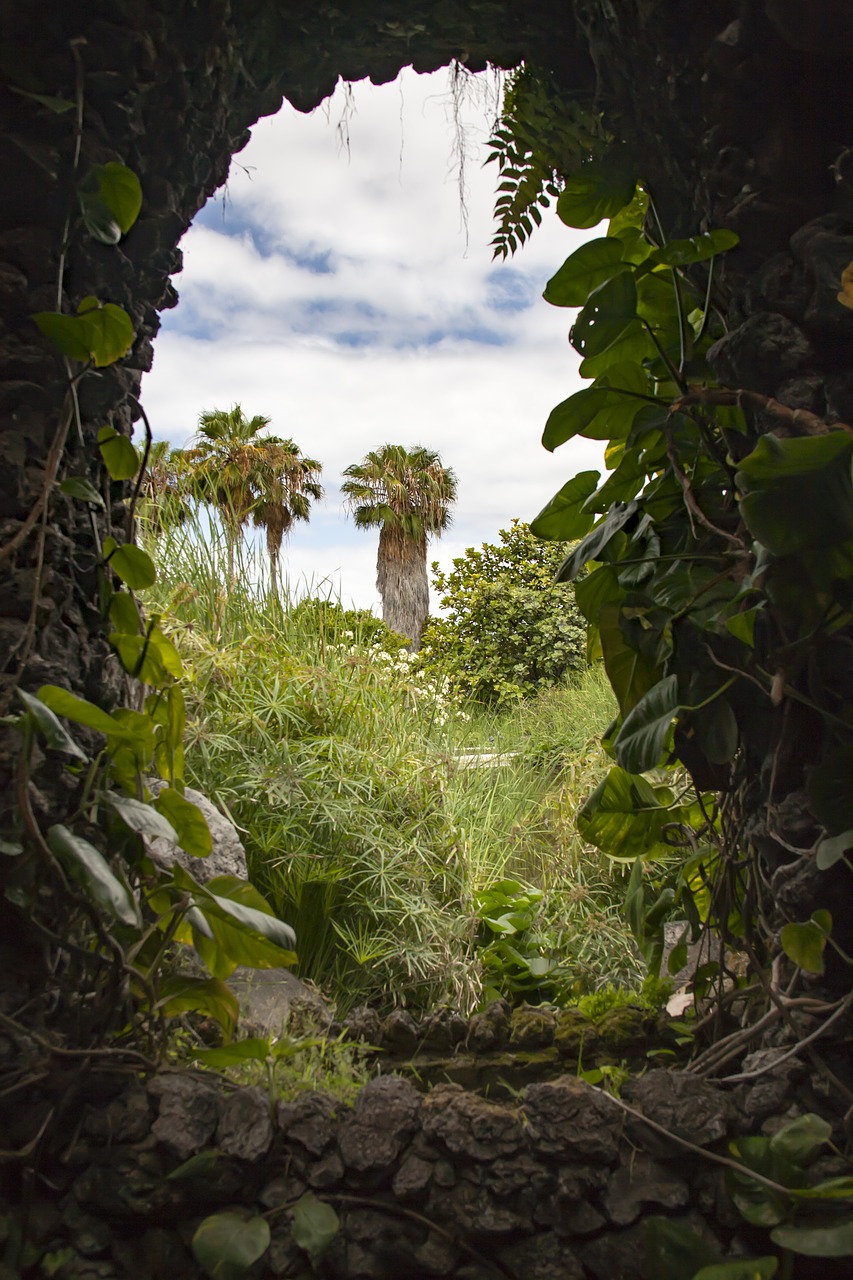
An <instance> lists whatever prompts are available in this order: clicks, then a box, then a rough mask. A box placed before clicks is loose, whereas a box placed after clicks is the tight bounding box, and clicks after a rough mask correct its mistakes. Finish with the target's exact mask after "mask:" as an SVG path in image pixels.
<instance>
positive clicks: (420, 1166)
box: [391, 1155, 435, 1200]
mask: <svg viewBox="0 0 853 1280" xmlns="http://www.w3.org/2000/svg"><path fill="white" fill-rule="evenodd" d="M434 1170H435V1163H434V1162H433V1161H431V1160H422V1159H421V1157H420V1156H415V1155H407V1156H406V1157H405V1159H404V1160H403V1162H402V1164H401V1165H400V1168H399V1169H398V1170H397V1172H396V1173H395V1174H394V1178H393V1181H392V1183H391V1190H392V1191H393V1192H394V1195H395V1196H396V1197H397V1199H398V1200H416V1199H418V1198H419V1196H420V1195H421V1194H422V1193H423V1192H424V1191H425V1190H426V1188H427V1187H428V1186H429V1183H430V1180H431V1178H432V1175H433V1172H434Z"/></svg>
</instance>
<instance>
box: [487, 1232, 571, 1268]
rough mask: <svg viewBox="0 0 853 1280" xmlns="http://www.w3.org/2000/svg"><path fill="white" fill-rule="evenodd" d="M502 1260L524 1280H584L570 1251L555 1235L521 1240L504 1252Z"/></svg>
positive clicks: (543, 1235) (546, 1234)
mask: <svg viewBox="0 0 853 1280" xmlns="http://www.w3.org/2000/svg"><path fill="white" fill-rule="evenodd" d="M501 1260H502V1261H503V1262H505V1263H506V1265H507V1266H508V1267H509V1269H510V1271H512V1273H513V1274H514V1275H517V1276H524V1280H584V1271H583V1267H582V1266H581V1264H580V1262H579V1261H578V1259H577V1257H576V1256H575V1255H574V1253H572V1251H571V1249H570V1248H569V1247H568V1245H567V1244H566V1243H565V1241H564V1240H561V1239H560V1238H559V1237H558V1236H556V1235H554V1234H553V1232H547V1233H542V1234H541V1235H535V1236H531V1237H529V1238H528V1239H525V1240H519V1241H517V1242H516V1243H515V1244H511V1245H510V1246H509V1247H508V1248H507V1249H505V1250H504V1251H503V1253H502V1255H501Z"/></svg>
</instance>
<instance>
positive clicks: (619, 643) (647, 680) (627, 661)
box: [598, 601, 660, 716]
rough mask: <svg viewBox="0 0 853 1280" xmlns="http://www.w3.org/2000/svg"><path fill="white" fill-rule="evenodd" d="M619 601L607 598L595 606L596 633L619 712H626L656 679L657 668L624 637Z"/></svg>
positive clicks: (623, 713) (654, 683) (658, 675)
mask: <svg viewBox="0 0 853 1280" xmlns="http://www.w3.org/2000/svg"><path fill="white" fill-rule="evenodd" d="M621 617H622V609H621V605H620V604H619V603H618V602H617V601H610V602H608V603H606V604H604V605H602V607H601V608H600V609H599V613H598V634H599V640H600V643H601V652H602V656H603V658H604V669H605V671H606V672H607V678H608V680H609V681H610V685H611V687H612V689H613V692H614V693H615V694H616V700H617V702H618V703H619V710H620V711H621V713H622V715H623V716H627V715H628V714H629V713H630V712H631V711H633V709H634V707H635V706H636V705H637V703H638V702H639V701H640V699H641V698H643V697H644V696H645V695H646V694H647V693H648V692H649V690H650V689H651V688H653V687H654V685H656V684H657V682H658V680H659V679H660V671H658V670H657V669H656V668H655V667H653V666H651V665H650V663H649V662H648V660H647V659H646V657H645V656H644V655H643V654H642V653H639V652H638V651H637V650H636V649H634V648H633V647H632V646H631V645H630V644H629V643H628V641H627V640H626V639H625V633H624V631H623V630H622V627H621V625H620V621H621Z"/></svg>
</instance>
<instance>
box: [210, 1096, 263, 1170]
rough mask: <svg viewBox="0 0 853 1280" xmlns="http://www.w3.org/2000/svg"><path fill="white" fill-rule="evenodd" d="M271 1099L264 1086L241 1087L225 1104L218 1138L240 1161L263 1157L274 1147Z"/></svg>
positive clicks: (224, 1148) (228, 1153) (223, 1149)
mask: <svg viewBox="0 0 853 1280" xmlns="http://www.w3.org/2000/svg"><path fill="white" fill-rule="evenodd" d="M272 1139H273V1129H272V1122H271V1120H270V1104H269V1098H268V1097H267V1095H266V1094H265V1093H264V1091H263V1090H262V1089H257V1088H254V1089H238V1090H237V1092H236V1093H232V1094H231V1096H230V1097H229V1098H228V1099H227V1101H226V1102H225V1103H224V1105H223V1107H222V1114H221V1116H220V1119H219V1126H218V1128H217V1131H216V1140H217V1145H218V1146H219V1149H220V1150H221V1151H223V1152H224V1153H225V1155H228V1156H237V1157H238V1158H239V1159H240V1160H248V1161H255V1160H260V1159H261V1158H262V1157H263V1156H265V1155H266V1153H267V1152H268V1151H269V1149H270V1147H271V1146H272Z"/></svg>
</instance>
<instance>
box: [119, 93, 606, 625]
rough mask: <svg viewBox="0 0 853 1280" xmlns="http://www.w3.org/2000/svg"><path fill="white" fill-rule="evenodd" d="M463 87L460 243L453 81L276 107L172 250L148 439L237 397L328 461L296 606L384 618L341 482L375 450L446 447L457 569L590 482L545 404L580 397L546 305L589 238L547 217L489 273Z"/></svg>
mask: <svg viewBox="0 0 853 1280" xmlns="http://www.w3.org/2000/svg"><path fill="white" fill-rule="evenodd" d="M474 80H475V83H473V84H472V85H470V86H469V92H468V95H467V98H466V101H465V102H464V103H463V105H462V129H463V132H464V140H465V145H464V151H465V156H466V159H465V175H464V176H465V187H466V193H465V208H466V211H467V216H466V220H467V231H466V227H465V225H464V221H463V217H462V213H461V208H460V190H459V180H458V145H457V130H456V127H455V125H454V107H453V99H452V96H451V94H450V92H449V73H448V72H446V71H443V72H437V73H436V74H434V75H432V76H416V75H415V74H414V73H413V72H411V71H409V72H404V73H403V74H402V76H401V77H400V79H399V80H398V81H397V82H396V83H395V84H393V85H384V86H381V87H375V86H372V85H370V84H368V83H366V82H365V83H363V84H358V85H355V86H353V87H352V89H351V91H350V95H349V98H350V100H349V103H348V102H347V96H346V94H345V92H344V89H343V87H339V89H338V91H337V93H336V94H335V95H334V97H333V98H332V99H331V100H330V101H329V103H328V104H326V106H325V107H322V108H319V109H318V110H317V111H315V112H314V113H313V114H312V115H309V116H305V115H301V114H299V113H298V112H296V111H295V110H293V109H292V108H291V107H289V106H288V105H287V104H285V107H284V108H283V110H282V111H281V112H280V113H279V114H278V115H277V116H274V117H270V118H268V119H265V120H262V121H260V122H259V123H258V124H257V125H256V127H255V129H254V130H253V134H252V139H251V142H250V143H249V145H248V146H247V147H246V149H245V150H244V151H243V152H241V153H240V155H238V156H237V157H235V159H234V162H233V163H232V167H231V174H230V177H229V180H228V184H227V187H226V188H225V189H224V190H223V191H220V192H219V193H218V195H217V197H216V198H215V199H214V200H212V201H210V202H209V204H208V205H207V207H206V208H205V209H204V210H203V211H202V212H201V214H200V215H199V216H198V217H197V218H196V221H195V223H194V224H193V226H192V227H191V229H190V231H189V232H188V233H187V235H186V237H185V238H184V241H183V245H182V247H183V250H184V270H183V272H182V273H181V274H180V275H178V276H177V277H176V278H175V284H176V286H177V288H178V291H179V293H180V297H181V301H180V304H179V306H178V307H177V308H176V309H175V310H174V311H171V312H166V313H165V314H164V316H163V328H162V330H161V332H160V335H159V337H158V338H157V341H156V344H155V359H154V368H153V370H152V372H151V373H150V374H148V375H146V377H145V380H144V384H143V395H144V403H145V406H146V410H147V412H148V415H149V417H150V419H151V422H152V426H153V428H154V431H155V435H156V436H157V437H158V438H165V439H168V440H170V441H171V442H172V444H174V445H183V444H185V443H186V442H187V440H188V438H189V437H190V436H191V435H192V433H193V431H194V429H195V425H196V422H197V419H198V415H199V413H200V412H201V411H202V410H207V409H213V408H223V409H227V408H229V407H230V406H231V405H232V404H233V403H235V402H239V403H240V405H241V406H242V408H243V409H244V411H245V412H246V413H247V414H248V415H249V416H250V417H251V416H253V415H254V414H264V415H267V416H269V417H270V418H271V419H272V424H271V430H273V431H275V432H276V433H278V434H280V435H285V436H288V435H289V436H292V437H293V439H294V440H295V441H296V442H297V444H298V445H299V446H300V447H301V448H302V450H303V452H304V453H306V454H308V455H310V456H313V457H316V458H319V459H320V460H322V462H323V464H324V482H325V485H326V490H327V496H326V499H325V501H324V502H323V503H322V504H318V505H317V506H316V508H315V510H314V513H313V515H312V518H311V522H310V524H309V525H307V526H306V525H297V526H296V527H295V528H294V530H293V532H292V534H291V537H290V541H289V545H288V546H287V548H286V550H285V557H284V559H285V568H286V572H287V574H288V577H289V579H290V582H291V586H292V587H294V588H296V589H297V590H299V591H304V590H305V587H306V584H308V585H310V586H312V587H313V588H315V589H316V588H318V587H319V586H320V585H321V584H325V585H324V586H323V590H324V593H325V592H326V591H328V590H331V592H332V594H333V595H334V596H336V597H339V598H340V599H341V601H342V602H343V603H344V604H349V603H350V602H354V603H355V604H356V605H358V606H361V607H371V606H373V607H374V608H376V609H377V611H379V601H378V596H377V594H376V590H375V586H374V578H375V562H376V535H375V534H374V533H373V532H360V531H357V530H355V529H354V528H353V526H352V521H351V520H349V519H347V517H346V515H345V512H344V508H343V504H342V502H341V495H340V489H339V483H340V478H341V472H342V471H343V468H344V467H345V466H347V465H348V464H349V463H351V462H357V461H359V460H360V459H361V458H362V457H363V456H364V454H365V453H366V452H367V451H368V450H369V449H373V448H377V447H378V446H380V445H382V444H383V443H385V442H391V443H394V444H404V445H407V446H410V445H414V444H421V445H424V446H426V447H428V448H431V449H437V450H438V451H439V452H440V454H441V457H442V460H443V461H444V462H445V464H446V465H448V466H451V467H453V468H454V470H455V471H456V473H457V476H458V480H459V500H458V504H457V508H456V511H455V516H454V522H453V525H452V526H451V528H450V530H449V531H448V532H447V533H446V534H445V535H444V537H443V538H442V539H441V540H440V541H437V542H434V543H433V544H432V546H431V551H430V553H429V554H430V559H431V560H432V559H437V560H439V561H440V562H441V563H442V564H443V565H447V566H449V564H450V561H451V560H452V559H453V557H454V556H455V555H459V554H461V552H463V551H464V549H465V548H466V547H469V546H478V545H479V544H480V543H482V542H484V541H496V540H497V533H498V530H499V529H500V528H502V527H505V526H507V525H508V524H509V523H510V521H511V520H512V518H513V517H514V516H519V517H520V518H522V519H525V520H530V519H532V518H533V516H534V515H535V514H536V513H537V511H538V510H539V509H540V508H541V507H542V506H543V505H544V503H545V502H546V501H547V500H548V499H549V498H550V497H551V496H552V495H553V494H554V493H555V492H556V491H557V489H559V487H560V486H561V484H563V483H564V481H565V480H567V479H568V478H569V477H570V476H571V475H573V474H574V473H575V472H577V471H579V470H583V469H585V468H588V467H594V466H599V465H600V463H599V447H598V446H597V445H596V444H594V443H591V442H589V441H573V442H571V443H570V444H568V445H564V446H563V447H562V448H561V449H560V450H558V451H557V453H556V454H554V455H551V454H548V453H546V452H545V450H544V449H543V448H542V446H541V444H540V436H541V433H542V428H543V426H544V423H545V419H546V418H547V416H548V413H549V411H550V410H551V408H552V407H553V406H554V405H555V404H556V403H557V402H558V401H560V400H562V399H564V398H565V397H566V396H567V395H570V394H571V392H572V391H574V390H576V389H577V388H578V386H579V385H580V383H579V380H578V377H577V358H576V356H575V354H574V353H573V351H572V349H571V348H570V346H569V345H568V341H567V334H568V328H569V323H570V320H571V315H570V314H569V313H567V312H565V311H561V310H557V309H555V308H553V307H550V306H549V305H548V304H547V303H545V302H544V301H543V300H542V297H541V294H542V289H543V288H544V285H545V283H546V281H547V280H548V278H549V276H551V275H552V274H553V273H554V271H556V269H557V268H558V267H559V266H560V264H561V263H562V261H563V259H564V258H565V257H566V256H567V255H568V254H569V253H571V252H572V251H573V249H575V248H576V247H577V246H578V244H579V243H581V242H582V240H583V239H587V238H591V237H592V236H593V235H594V234H595V233H594V232H576V231H570V230H569V229H568V228H566V227H564V226H563V225H562V224H561V223H560V222H559V221H558V220H557V218H556V216H553V215H552V216H548V214H547V213H546V215H545V217H544V218H543V225H542V227H541V228H540V229H539V231H538V232H536V234H535V235H534V237H533V239H532V241H531V242H530V243H529V244H528V245H527V246H526V247H525V248H524V249H523V250H521V252H520V253H519V254H517V255H516V257H515V258H514V259H510V260H509V261H508V262H507V263H505V264H504V263H502V262H500V261H493V260H492V256H491V250H490V248H489V242H490V240H491V239H492V236H493V234H494V229H493V221H492V206H493V201H494V189H495V185H496V181H497V179H496V173H497V170H496V166H495V165H487V166H485V168H484V167H483V161H484V159H485V156H486V154H487V151H488V148H487V147H486V142H487V140H488V136H489V130H490V126H491V124H492V121H493V118H494V111H495V102H496V96H495V90H494V81H493V80H488V79H487V78H481V77H476V78H474ZM342 122H343V127H342ZM347 134H348V146H347V145H345V142H344V137H343V136H342V135H347ZM436 603H437V602H435V601H434V602H433V604H434V605H435V604H436Z"/></svg>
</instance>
